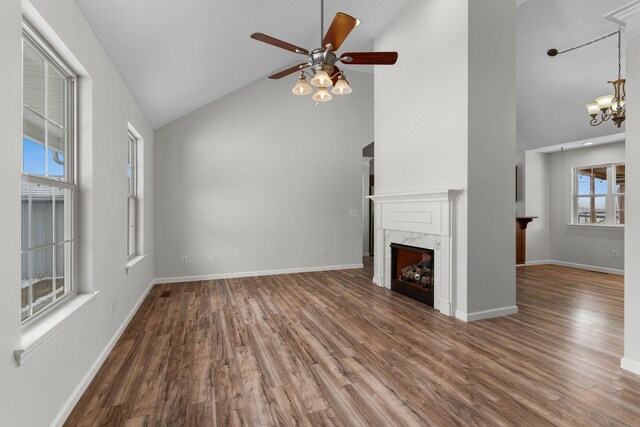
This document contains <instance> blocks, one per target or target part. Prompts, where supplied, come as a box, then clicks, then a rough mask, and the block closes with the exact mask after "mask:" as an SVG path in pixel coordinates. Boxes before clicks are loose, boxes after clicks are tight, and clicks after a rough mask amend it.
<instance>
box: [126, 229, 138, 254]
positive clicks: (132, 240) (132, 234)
mask: <svg viewBox="0 0 640 427" xmlns="http://www.w3.org/2000/svg"><path fill="white" fill-rule="evenodd" d="M127 254H128V255H129V256H133V255H135V254H136V229H135V227H129V245H128V250H127Z"/></svg>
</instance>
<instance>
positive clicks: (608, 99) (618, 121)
mask: <svg viewBox="0 0 640 427" xmlns="http://www.w3.org/2000/svg"><path fill="white" fill-rule="evenodd" d="M616 34H617V35H618V79H617V80H613V81H608V82H607V83H610V84H612V85H613V95H604V96H599V97H598V98H596V99H595V102H592V103H589V104H587V105H586V107H587V111H588V113H589V116H590V117H591V120H590V122H589V123H590V124H591V126H599V125H600V124H602V123H604V122H606V121H608V120H609V119H611V121H613V123H614V124H615V125H616V127H621V126H622V123H623V122H624V121H625V119H626V110H625V97H626V91H625V83H626V80H625V79H623V78H622V29H621V28H618V31H616V32H613V33H611V34H607V35H605V36H602V37H600V38H597V39H595V40H592V41H590V42H588V43H584V44H582V45H580V46H576V47H572V48H570V49H566V50H563V51H561V52H558V50H557V49H549V50H548V51H547V55H549V56H552V57H553V56H557V55H560V54H562V53H566V52H570V51H572V50H576V49H580V48H582V47H585V46H588V45H590V44H593V43H597V42H599V41H601V40H604V39H606V38H608V37H611V36H614V35H616ZM585 145H586V144H585Z"/></svg>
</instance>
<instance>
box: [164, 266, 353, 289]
mask: <svg viewBox="0 0 640 427" xmlns="http://www.w3.org/2000/svg"><path fill="white" fill-rule="evenodd" d="M356 268H364V265H363V264H345V265H326V266H320V267H302V268H285V269H281V270H263V271H246V272H237V273H222V274H206V275H202V276H182V277H160V278H157V279H155V280H154V281H153V282H154V284H167V283H183V282H198V281H202V280H219V279H239V278H243V277H258V276H277V275H279V274H296V273H313V272H318V271H336V270H353V269H356Z"/></svg>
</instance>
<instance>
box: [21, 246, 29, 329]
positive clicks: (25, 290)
mask: <svg viewBox="0 0 640 427" xmlns="http://www.w3.org/2000/svg"><path fill="white" fill-rule="evenodd" d="M20 295H21V297H20V299H21V302H20V307H21V308H20V312H21V316H20V318H21V319H22V320H24V319H26V318H27V317H29V254H28V253H26V252H24V253H23V254H22V276H21V280H20Z"/></svg>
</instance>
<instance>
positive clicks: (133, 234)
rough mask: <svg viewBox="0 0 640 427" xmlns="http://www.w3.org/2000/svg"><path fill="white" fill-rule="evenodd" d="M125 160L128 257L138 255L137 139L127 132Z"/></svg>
mask: <svg viewBox="0 0 640 427" xmlns="http://www.w3.org/2000/svg"><path fill="white" fill-rule="evenodd" d="M128 152H129V154H128V160H127V188H128V189H127V196H128V200H127V255H128V256H129V259H132V258H135V257H136V256H138V255H140V251H139V249H140V248H139V244H138V231H139V230H138V183H137V179H138V139H137V138H136V137H135V136H134V135H133V134H132V133H131V132H129V134H128Z"/></svg>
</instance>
